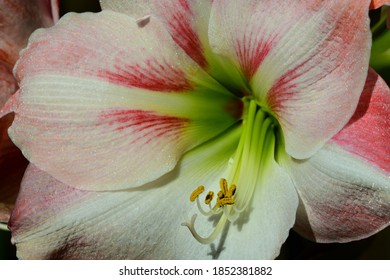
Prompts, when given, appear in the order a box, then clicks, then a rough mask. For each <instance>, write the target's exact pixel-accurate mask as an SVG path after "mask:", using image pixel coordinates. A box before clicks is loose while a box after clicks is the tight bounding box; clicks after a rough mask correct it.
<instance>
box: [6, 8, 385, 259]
mask: <svg viewBox="0 0 390 280" xmlns="http://www.w3.org/2000/svg"><path fill="white" fill-rule="evenodd" d="M84 3H85V2H84ZM380 4H383V3H380ZM376 5H378V4H376ZM84 8H85V7H84ZM384 18H385V17H384V16H383V15H381V16H380V19H379V20H378V23H377V25H376V27H374V28H373V29H374V46H375V43H376V42H378V40H379V39H378V40H376V41H375V39H376V38H382V36H383V34H384V33H385V32H386V31H383V28H382V26H383V19H384ZM376 36H377V37H376ZM377 45H378V47H377V49H375V48H373V54H372V56H371V61H372V64H373V66H374V65H375V66H377V67H376V68H378V69H379V71H383V72H385V73H386V70H383V69H386V68H385V67H386V63H383V59H382V58H381V57H380V55H382V54H383V53H386V48H388V45H387V46H386V40H383V42H382V43H377ZM374 58H375V59H374ZM375 63H376V64H375ZM381 63H382V64H381ZM378 65H381V66H380V67H382V68H380V67H379V66H378ZM383 65H384V66H383ZM10 121H11V120H7V126H9V122H10ZM9 167H10V166H9V165H8V168H9ZM23 168H24V166H23ZM23 168H22V169H23ZM12 170H14V168H12ZM34 172H35V177H36V178H43V179H42V180H43V181H42V180H41V181H39V182H36V183H37V184H41V185H42V184H48V185H47V186H49V185H50V186H53V185H57V184H58V183H56V182H55V181H50V180H49V181H50V182H48V181H47V180H48V179H47V178H46V176H45V174H41V173H39V171H37V170H34V169H32V171H30V175H31V174H32V173H34ZM17 177H20V174H19V175H18V176H17ZM59 185H60V187H63V189H62V191H65V192H67V190H68V189H67V187H66V186H61V184H59ZM31 191H33V190H32V189H31ZM67 193H71V195H70V196H67V197H68V198H72V199H76V198H77V199H81V200H80V201H82V199H83V196H84V194H83V193H82V192H80V193H79V192H78V191H70V190H69V192H67ZM30 195H31V196H34V194H33V193H30ZM42 195H43V196H44V195H45V194H44V193H42ZM47 195H48V196H50V199H53V198H52V197H51V194H50V192H48V193H47ZM56 195H57V196H58V195H59V193H57V194H56ZM64 195H65V193H64ZM26 197H28V196H27V195H26V193H24V195H23V198H26ZM11 201H12V200H11ZM47 201H48V202H49V203H53V201H50V200H47ZM54 201H55V198H54ZM35 202H37V201H35ZM38 202H39V201H38ZM11 207H12V205H11ZM11 207H9V206H8V207H4V209H6V208H7V209H9V208H11ZM90 207H92V206H90ZM31 209H34V208H31ZM56 211H57V210H56ZM8 213H9V212H8ZM292 238H294V239H293V240H294V241H293V243H292V244H293V245H294V244H295V245H296V244H297V238H298V240H301V239H299V237H297V236H296V235H295V234H294V233H292ZM82 242H83V241H82V240H72V241H71V242H70V243H69V244H70V245H74V246H75V247H76V248H77V244H80V245H81V247H83V246H85V245H83V244H82ZM300 242H301V243H300V244H302V246H303V247H304V246H305V244H306V246H308V247H309V248H319V247H316V246H317V245H313V244H311V243H305V242H306V241H300ZM298 243H299V242H298ZM307 244H309V245H307ZM320 246H321V245H320ZM331 246H332V245H331ZM346 246H348V245H346ZM70 247H71V246H70ZM306 248H307V247H306ZM344 248H345V247H344ZM351 248H352V247H351ZM63 250H66V248H59V250H58V252H55V253H53V254H52V255H51V257H53V258H55V257H61V256H62V255H63V254H66V253H65V252H64V251H63ZM297 251H298V252H301V255H299V254H297V255H294V254H295V253H296V252H297ZM303 251H304V250H303V249H302V248H295V247H294V246H291V243H289V241H287V243H286V244H285V246H284V249H283V250H282V254H281V256H280V257H281V258H283V257H285V258H294V257H298V258H299V256H300V257H301V258H313V256H314V258H315V254H316V253H317V252H316V251H315V249H313V250H312V251H310V249H309V253H307V251H306V252H303ZM302 252H303V253H302ZM339 256H340V255H339V253H337V254H336V256H335V257H336V258H338V257H339ZM319 257H320V258H321V255H319ZM322 258H326V257H324V256H323V255H322Z"/></svg>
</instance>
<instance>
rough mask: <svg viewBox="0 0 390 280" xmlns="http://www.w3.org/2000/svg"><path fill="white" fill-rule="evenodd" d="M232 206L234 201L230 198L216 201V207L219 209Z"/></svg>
mask: <svg viewBox="0 0 390 280" xmlns="http://www.w3.org/2000/svg"><path fill="white" fill-rule="evenodd" d="M233 204H234V199H233V198H232V197H225V198H222V199H219V200H218V201H217V207H219V208H221V207H222V206H225V205H233Z"/></svg>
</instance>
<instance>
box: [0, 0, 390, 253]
mask: <svg viewBox="0 0 390 280" xmlns="http://www.w3.org/2000/svg"><path fill="white" fill-rule="evenodd" d="M68 11H74V12H84V11H92V12H98V11H100V6H99V1H98V0H83V1H80V0H62V1H61V14H64V13H66V12H68ZM371 16H372V18H373V21H375V19H376V18H377V16H378V12H377V11H374V12H371ZM389 73H390V70H389V69H384V70H382V72H380V73H379V74H381V76H382V77H384V78H386V80H387V83H388V84H390V81H389V79H390V75H389ZM10 238H11V235H10V233H9V232H5V231H2V230H0V259H3V260H5V259H16V254H15V247H14V246H12V245H11V243H10V242H9V240H10ZM278 259H323V260H328V259H336V260H345V259H374V260H375V259H376V260H379V259H390V227H388V228H387V229H385V230H383V231H381V232H379V233H378V234H376V235H374V236H371V237H370V238H366V239H364V240H360V241H354V242H350V243H343V244H339V243H334V244H318V243H314V242H311V241H308V240H306V239H304V238H302V237H300V236H299V235H298V234H296V233H295V232H294V231H293V230H291V232H290V236H289V238H288V239H287V241H286V243H285V244H284V245H283V247H282V250H281V253H280V256H279V258H278Z"/></svg>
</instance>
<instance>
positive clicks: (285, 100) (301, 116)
mask: <svg viewBox="0 0 390 280" xmlns="http://www.w3.org/2000/svg"><path fill="white" fill-rule="evenodd" d="M364 3H366V5H364ZM368 5H369V1H367V0H366V1H354V0H351V1H341V2H340V1H337V0H332V1H318V0H310V1H283V2H276V1H271V0H269V1H268V0H267V1H255V0H253V1H245V2H244V3H243V2H240V1H231V2H224V1H218V0H217V1H214V2H213V7H212V13H211V19H210V28H209V40H210V44H211V46H212V48H213V50H214V51H215V52H217V53H219V54H220V55H223V56H224V57H226V58H228V59H229V58H230V59H232V60H233V62H234V63H235V65H236V67H237V68H239V69H241V72H242V73H243V75H244V76H245V77H246V78H247V79H248V80H249V81H250V86H251V89H252V91H253V94H254V95H255V96H256V98H257V99H258V100H259V102H260V103H262V104H263V106H264V107H265V108H266V109H268V110H270V111H271V112H273V114H275V115H276V117H277V118H278V120H279V122H280V124H281V126H282V129H283V133H284V137H285V140H286V149H287V151H288V153H289V154H290V155H291V156H293V157H295V158H300V159H302V158H307V157H310V156H311V155H313V154H314V153H315V151H316V150H318V149H319V148H320V147H321V146H322V145H324V143H325V142H326V141H327V140H329V139H330V138H331V137H332V136H333V135H334V134H335V133H337V132H338V131H339V130H340V129H341V128H342V127H343V126H344V125H345V124H346V123H347V122H348V120H349V118H350V117H351V116H352V114H353V112H354V110H355V108H356V105H357V102H358V100H359V96H360V93H361V90H362V88H363V85H364V80H365V77H366V75H367V68H368V60H369V55H370V32H369V20H368V13H367V7H368ZM280 11H285V12H280Z"/></svg>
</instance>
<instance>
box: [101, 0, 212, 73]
mask: <svg viewBox="0 0 390 280" xmlns="http://www.w3.org/2000/svg"><path fill="white" fill-rule="evenodd" d="M211 2H212V1H210V0H202V1H189V0H184V1H183V0H175V1H166V0H163V1H156V0H152V1H131V2H129V1H100V3H101V6H102V9H103V10H105V9H109V10H114V11H117V12H122V13H126V14H128V15H131V16H134V17H136V18H138V22H139V24H144V23H146V22H147V21H149V20H150V19H151V18H153V17H157V18H158V19H159V20H161V21H162V22H163V23H164V24H165V26H166V28H167V30H168V31H169V33H170V34H171V36H172V38H173V40H174V41H175V42H176V43H177V45H178V46H180V47H181V48H182V49H183V50H184V51H185V52H186V53H187V54H188V56H190V57H191V58H192V59H193V60H194V61H196V62H197V63H198V64H199V65H200V66H201V67H203V68H206V67H207V66H208V62H207V60H206V54H205V49H206V48H208V38H207V29H208V19H209V14H210V10H211Z"/></svg>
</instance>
